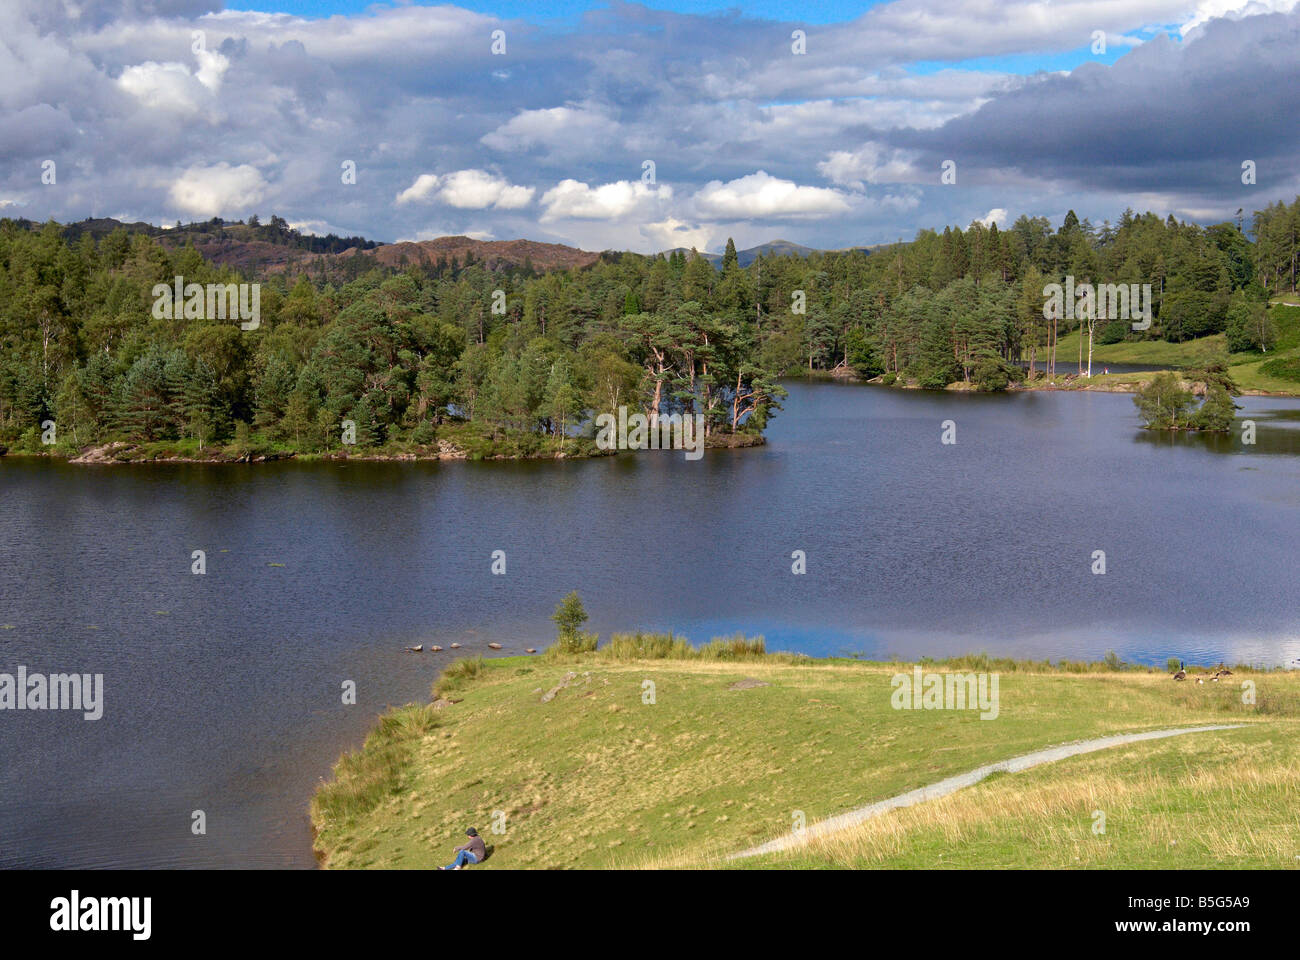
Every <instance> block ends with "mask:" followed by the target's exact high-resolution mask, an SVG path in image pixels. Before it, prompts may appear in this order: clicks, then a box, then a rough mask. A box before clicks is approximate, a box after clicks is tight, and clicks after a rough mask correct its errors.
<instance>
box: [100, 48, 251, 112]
mask: <svg viewBox="0 0 1300 960" xmlns="http://www.w3.org/2000/svg"><path fill="white" fill-rule="evenodd" d="M196 57H197V59H198V61H199V68H198V70H197V71H195V72H191V71H190V68H189V67H188V66H186V65H185V64H183V63H176V62H173V61H168V62H166V63H158V62H157V61H154V60H147V61H145V62H144V63H137V64H135V65H134V66H130V67H127V68H126V69H125V70H123V71H122V75H121V76H120V77H118V78H117V85H118V86H119V87H120V88H121V89H123V90H125V91H126V92H127V93H129V94H131V96H133V97H135V98H136V99H137V100H139V101H140V102H141V103H142V104H144V105H145V106H146V107H149V108H150V109H154V110H171V111H174V112H178V113H194V112H196V111H197V110H198V109H199V108H200V107H201V106H202V105H203V104H204V103H206V102H211V100H212V97H213V95H215V94H217V93H219V92H220V90H221V79H222V77H223V76H224V75H225V72H226V70H227V69H228V68H229V67H230V61H229V60H227V59H226V58H225V57H223V56H222V55H221V54H219V53H216V52H214V51H211V50H200V51H198V53H197V54H196Z"/></svg>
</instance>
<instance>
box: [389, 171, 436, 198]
mask: <svg viewBox="0 0 1300 960" xmlns="http://www.w3.org/2000/svg"><path fill="white" fill-rule="evenodd" d="M441 179H442V178H441V177H439V176H438V175H437V174H436V173H422V174H420V175H419V176H418V177H416V178H415V182H414V183H413V184H411V185H410V186H409V187H407V188H406V189H405V190H403V191H402V192H401V193H399V194H398V195H397V202H398V203H399V204H403V203H412V202H414V201H416V200H427V199H428V198H429V194H431V193H433V192H434V191H435V190H437V189H438V184H439V183H440V182H441Z"/></svg>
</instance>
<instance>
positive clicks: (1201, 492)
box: [0, 382, 1300, 867]
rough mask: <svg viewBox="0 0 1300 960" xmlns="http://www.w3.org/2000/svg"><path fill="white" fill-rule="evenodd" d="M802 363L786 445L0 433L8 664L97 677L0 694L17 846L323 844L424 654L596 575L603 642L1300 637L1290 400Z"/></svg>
mask: <svg viewBox="0 0 1300 960" xmlns="http://www.w3.org/2000/svg"><path fill="white" fill-rule="evenodd" d="M788 389H789V391H790V397H789V399H788V400H787V401H786V403H785V407H786V409H785V410H784V411H783V412H782V413H781V414H780V416H779V417H778V418H777V419H776V420H774V421H773V423H772V424H771V426H770V428H769V430H768V436H769V440H770V443H769V444H768V445H767V446H766V447H762V448H757V449H750V450H737V451H708V452H707V453H706V454H705V456H704V458H703V459H702V460H698V461H688V460H686V459H685V457H684V456H683V454H682V453H680V452H677V453H669V452H663V453H657V452H651V453H642V454H639V455H634V454H625V455H622V456H620V457H617V458H602V459H596V460H590V461H575V462H568V463H566V462H546V463H509V462H498V463H466V462H445V463H372V464H366V463H317V464H308V463H295V462H292V461H290V462H284V463H272V464H261V465H248V466H243V465H238V466H203V465H156V466H147V467H146V466H130V467H128V466H107V467H85V466H69V465H67V464H63V463H59V462H43V461H39V460H24V459H17V458H0V495H2V499H0V503H3V509H2V512H0V626H3V628H4V629H2V630H0V672H8V673H14V672H16V670H17V668H18V667H19V666H20V665H23V666H26V667H27V669H28V671H29V672H44V673H57V672H65V671H78V672H88V673H102V674H103V675H104V684H105V696H104V716H103V718H102V719H100V720H97V721H86V720H83V719H82V718H81V714H79V713H76V714H73V713H68V712H56V711H47V712H39V711H38V712H31V711H24V712H15V711H4V712H3V713H0V866H4V867H16V866H21V867H66V866H88V867H158V866H164V867H171V866H180V867H235V866H265V867H285V866H290V867H310V866H312V865H313V864H314V860H313V857H312V854H311V846H310V836H309V825H308V821H307V816H306V805H307V802H308V800H309V798H310V796H311V793H312V789H313V787H314V785H315V783H316V782H317V781H318V780H319V779H320V778H321V777H325V776H328V774H329V770H330V766H331V764H332V762H333V761H334V760H335V759H336V758H337V756H338V755H339V753H340V752H341V751H342V750H344V749H347V748H351V747H355V746H357V745H359V743H360V741H361V739H362V738H363V737H364V735H365V732H366V731H367V730H368V729H369V727H370V726H371V725H372V724H373V722H374V719H375V716H376V715H377V714H378V713H379V712H380V711H381V710H382V709H383V708H384V706H385V705H386V704H399V703H404V702H408V701H411V700H416V699H423V698H426V697H427V696H428V691H429V685H430V683H431V682H432V680H433V678H434V676H435V675H436V674H437V672H438V670H439V668H440V667H441V666H442V665H444V664H445V663H447V662H448V661H449V659H450V658H451V656H452V654H450V653H449V652H444V653H441V654H431V653H428V652H425V653H422V654H413V653H409V652H407V651H406V650H405V647H406V646H407V645H412V644H417V643H423V644H425V645H426V650H427V645H429V644H434V643H436V644H440V645H442V646H443V647H447V646H449V645H450V644H451V643H453V642H458V643H461V644H463V646H464V650H463V651H462V652H471V653H477V652H480V651H483V652H490V651H487V649H486V644H487V643H488V642H489V641H497V642H500V643H502V644H503V645H504V646H505V648H506V650H505V651H504V652H506V653H509V652H516V653H517V652H520V651H521V649H522V648H523V647H525V646H533V647H537V648H539V649H540V648H542V647H544V646H545V645H546V644H547V643H548V642H549V641H550V639H551V637H552V636H553V626H552V624H551V623H550V621H549V620H548V617H549V615H550V613H551V611H552V610H553V609H554V607H555V604H556V603H557V601H558V600H559V599H560V597H561V596H562V595H563V594H565V593H567V592H568V591H569V590H572V589H577V590H579V591H580V592H581V594H582V598H583V601H584V603H585V604H586V607H587V609H588V611H589V612H590V613H591V622H590V624H589V625H588V626H589V628H591V629H595V630H597V631H599V632H600V633H601V634H602V636H608V634H609V632H610V631H613V630H625V629H635V628H640V629H653V630H675V631H677V632H679V633H683V634H685V635H687V636H688V637H690V638H691V639H692V640H694V641H696V642H701V641H707V640H708V639H709V638H710V637H711V636H714V635H720V634H727V633H732V632H735V631H745V632H746V633H749V634H760V633H761V634H763V635H765V636H766V638H767V642H768V649H784V650H796V651H802V652H806V653H809V654H815V655H826V654H845V655H858V656H865V657H871V658H878V657H887V656H898V657H905V658H914V657H918V656H922V655H929V656H940V655H944V654H956V653H965V652H976V651H981V650H983V651H988V652H990V653H994V654H1006V655H1013V656H1020V657H1035V658H1042V657H1051V658H1053V659H1058V658H1071V659H1099V658H1100V657H1102V656H1103V655H1104V654H1105V652H1106V651H1107V650H1112V649H1113V650H1115V651H1116V652H1117V653H1118V654H1119V655H1120V656H1121V657H1123V658H1125V659H1127V660H1131V661H1140V662H1144V663H1159V664H1163V663H1164V661H1165V660H1166V659H1167V658H1168V657H1180V658H1183V659H1185V660H1187V661H1189V662H1193V661H1194V662H1204V663H1212V662H1218V661H1219V660H1226V661H1228V662H1229V663H1231V662H1235V661H1249V662H1254V663H1267V664H1280V663H1289V662H1291V661H1293V660H1294V659H1295V658H1297V657H1300V607H1297V604H1296V603H1295V600H1294V591H1295V584H1296V583H1297V581H1298V580H1300V552H1298V551H1297V550H1296V544H1297V542H1300V400H1294V399H1279V398H1261V397H1249V398H1242V399H1241V400H1239V401H1238V403H1239V404H1240V405H1241V406H1242V407H1243V409H1242V410H1241V411H1240V416H1242V417H1249V418H1252V419H1253V420H1255V422H1256V424H1257V429H1258V434H1257V437H1258V442H1257V443H1256V444H1254V445H1253V446H1247V445H1243V443H1242V442H1241V439H1240V436H1239V435H1238V434H1233V435H1232V436H1228V437H1212V438H1211V437H1195V436H1166V435H1153V434H1149V433H1146V432H1144V431H1142V430H1140V429H1139V428H1138V419H1137V416H1136V411H1135V409H1134V406H1133V402H1132V399H1131V398H1130V397H1129V396H1127V395H1122V394H1106V393H1095V394H1094V393H1078V392H1037V393H1018V394H1013V395H1009V396H985V395H971V394H951V393H926V392H919V391H901V390H893V389H890V388H883V387H873V386H867V385H849V384H837V383H805V382H793V383H790V384H788ZM945 420H952V421H953V422H954V423H955V426H956V437H957V443H956V444H953V445H945V444H942V443H941V442H940V435H941V430H942V426H941V425H942V423H943V421H945ZM194 550H204V551H205V552H206V558H207V572H206V574H205V575H203V576H196V575H194V574H192V573H191V562H192V561H191V552H192V551H194ZM495 550H501V551H504V552H505V557H506V572H505V574H504V575H493V574H492V572H491V564H492V553H493V551H495ZM795 550H802V551H805V553H806V557H807V573H806V574H803V575H794V574H793V573H792V572H791V563H792V560H791V554H792V552H793V551H795ZM1097 550H1102V551H1104V552H1105V560H1106V573H1105V574H1104V575H1096V574H1094V573H1092V566H1093V553H1094V551H1097ZM346 681H352V682H354V683H355V684H356V689H357V703H356V705H355V706H350V705H344V704H343V703H342V697H341V688H342V684H344V683H345V682H346ZM484 750H485V754H484V757H485V762H488V759H489V758H490V745H487V744H485V745H484ZM196 810H202V811H203V813H204V816H205V818H206V834H204V835H201V836H195V835H194V834H192V833H191V822H192V821H191V817H192V814H193V811H196Z"/></svg>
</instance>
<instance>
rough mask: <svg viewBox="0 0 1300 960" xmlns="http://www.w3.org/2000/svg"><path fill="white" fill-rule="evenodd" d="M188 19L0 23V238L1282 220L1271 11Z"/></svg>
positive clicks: (411, 8) (472, 13) (1299, 71)
mask: <svg viewBox="0 0 1300 960" xmlns="http://www.w3.org/2000/svg"><path fill="white" fill-rule="evenodd" d="M214 6H216V7H220V4H219V2H218V3H217V4H214V2H213V0H134V2H133V3H132V4H128V5H124V4H121V3H120V2H117V0H83V2H82V3H81V4H80V5H79V6H78V7H77V8H75V10H74V9H72V8H69V7H66V6H63V5H51V4H49V3H46V2H43V0H8V2H6V3H5V4H4V5H3V6H2V7H0V37H3V40H0V216H24V217H29V218H31V219H45V218H48V217H54V218H56V219H60V220H78V219H82V218H85V217H91V216H95V217H105V216H108V217H118V218H122V219H129V220H146V221H149V222H153V223H160V224H171V223H174V222H176V221H177V220H194V219H206V218H208V217H212V216H221V217H226V218H231V219H235V218H244V217H247V216H249V215H251V214H253V213H256V214H258V215H260V216H262V217H263V218H266V217H268V216H269V215H270V214H272V213H275V214H278V215H280V216H283V217H284V218H285V219H287V220H288V221H289V222H290V223H292V224H294V225H296V226H298V227H300V228H301V229H304V230H308V231H312V232H317V233H326V232H337V233H345V234H358V233H359V234H364V235H366V236H368V237H372V238H374V239H378V240H382V241H394V240H403V239H424V238H430V237H436V236H440V235H448V234H465V235H469V236H474V237H479V238H485V239H489V238H494V239H512V238H515V237H528V238H532V239H537V240H544V241H553V242H562V243H568V244H573V245H575V246H580V247H583V248H585V249H606V248H613V249H631V250H638V251H652V250H661V249H667V248H669V247H675V246H687V247H690V246H697V247H699V248H701V249H708V250H715V251H716V250H720V249H721V248H722V247H723V245H724V244H725V243H726V240H727V238H728V237H734V238H735V240H736V242H737V244H739V245H740V246H741V247H745V246H751V245H754V244H757V243H761V242H763V241H765V240H769V239H772V238H774V237H782V238H785V239H789V240H793V241H796V242H799V243H803V244H807V245H809V246H814V247H823V248H832V247H844V246H851V245H869V244H875V243H881V242H888V241H892V240H894V239H897V238H898V237H911V236H913V235H915V233H916V232H917V230H918V229H920V228H927V227H933V228H937V229H942V228H943V226H945V225H949V224H951V225H958V226H963V227H964V226H966V225H968V224H970V223H971V222H972V221H974V220H979V221H982V222H985V223H994V222H996V223H998V224H999V225H1000V226H1007V225H1009V224H1010V223H1012V222H1014V220H1015V219H1016V218H1017V217H1019V216H1021V215H1029V216H1040V215H1041V216H1046V217H1048V218H1049V219H1050V220H1052V221H1053V222H1054V223H1058V222H1059V221H1060V220H1061V219H1062V218H1063V217H1064V216H1065V214H1066V212H1067V211H1068V210H1072V209H1073V210H1075V211H1076V213H1077V214H1078V215H1079V216H1080V217H1087V218H1090V219H1092V220H1093V221H1094V222H1096V223H1100V222H1101V221H1102V220H1104V219H1114V218H1115V217H1117V216H1118V215H1119V214H1120V212H1121V211H1123V210H1124V209H1125V208H1126V207H1132V208H1133V209H1135V210H1139V211H1141V210H1153V211H1155V212H1157V213H1158V214H1160V215H1161V216H1164V215H1166V214H1171V213H1172V214H1173V215H1175V216H1177V217H1179V218H1181V219H1185V220H1192V221H1195V222H1200V223H1212V222H1218V221H1220V220H1224V219H1227V218H1229V217H1231V216H1232V215H1233V214H1234V213H1235V211H1236V209H1237V208H1238V207H1244V208H1245V209H1246V210H1247V211H1248V212H1249V211H1251V210H1254V209H1259V208H1260V207H1262V206H1264V205H1266V204H1267V203H1269V202H1271V201H1274V200H1279V199H1283V200H1288V201H1289V200H1290V199H1291V198H1293V197H1294V196H1295V195H1296V193H1298V192H1300V169H1298V167H1300V165H1298V164H1297V161H1296V157H1297V156H1300V125H1297V124H1296V123H1295V122H1294V110H1293V108H1292V107H1291V106H1290V104H1289V101H1288V94H1287V93H1286V92H1288V91H1294V90H1296V89H1300V58H1298V57H1296V56H1295V50H1296V49H1300V9H1297V3H1296V0H1131V2H1128V3H1125V4H1122V5H1110V4H1100V5H1099V4H1096V3H1093V2H1089V0H1055V2H1053V3H1051V4H1044V3H1042V2H1041V0H1002V2H1000V3H989V2H987V0H887V2H877V3H871V4H862V3H856V4H849V3H840V2H827V3H814V4H793V3H782V2H777V0H754V2H750V3H746V4H744V5H743V6H738V5H736V4H732V3H726V2H711V0H701V2H694V3H688V2H685V0H655V2H652V3H650V4H646V5H640V4H625V3H597V2H590V0H554V2H550V3H540V2H523V0H497V2H482V0H462V2H460V3H458V4H446V5H437V6H435V5H412V4H399V5H366V4H360V3H345V2H342V0H314V2H313V0H265V2H263V0H235V2H234V3H233V4H231V5H228V6H226V7H224V8H220V9H214ZM124 7H125V8H126V9H124ZM267 14H281V16H269V17H268V16H267ZM284 14H287V15H288V16H284ZM796 29H798V30H802V31H803V32H804V34H805V36H804V42H803V46H802V48H799V47H797V46H796V45H795V43H794V42H793V38H792V32H793V31H794V30H796ZM498 32H499V33H498ZM498 35H503V36H504V38H505V47H504V49H503V50H502V49H496V48H494V41H493V38H494V37H495V36H498ZM1098 35H1100V36H1102V37H1104V40H1105V49H1104V50H1100V51H1097V50H1094V42H1095V40H1094V38H1095V37H1096V36H1098ZM1246 160H1249V161H1251V162H1252V163H1254V164H1255V165H1256V167H1257V170H1258V177H1257V180H1256V182H1255V183H1252V184H1248V185H1247V184H1243V183H1242V182H1241V177H1240V170H1241V164H1242V163H1243V162H1244V161H1246ZM47 163H53V164H55V165H56V167H57V170H58V176H57V180H56V181H55V182H47V180H48V178H44V177H43V176H42V171H43V170H44V169H46V167H45V165H46V164H47ZM949 165H951V166H952V168H953V169H955V171H956V174H957V175H956V181H955V182H953V183H947V182H944V180H943V178H942V176H941V171H942V170H943V169H946V168H947V167H948V166H949ZM652 174H653V175H652Z"/></svg>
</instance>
